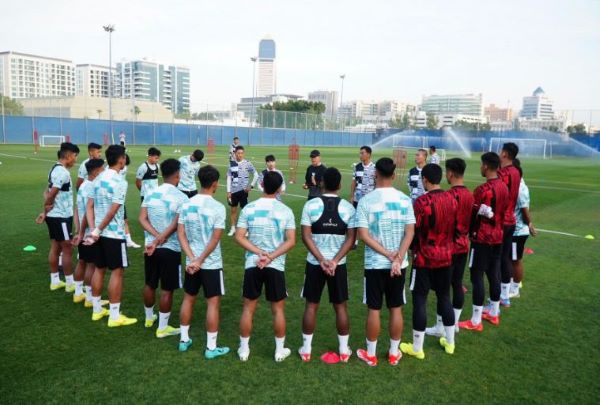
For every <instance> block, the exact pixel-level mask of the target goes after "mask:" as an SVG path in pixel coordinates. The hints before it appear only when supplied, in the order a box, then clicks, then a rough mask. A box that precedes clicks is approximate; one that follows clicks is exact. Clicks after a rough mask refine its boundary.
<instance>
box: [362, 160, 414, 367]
mask: <svg viewBox="0 0 600 405" xmlns="http://www.w3.org/2000/svg"><path fill="white" fill-rule="evenodd" d="M375 170H376V171H377V176H376V180H375V190H373V191H371V192H370V193H369V194H367V195H366V196H364V197H363V198H361V200H360V202H359V203H358V208H357V209H356V217H355V221H356V227H357V228H358V236H359V237H360V239H362V240H363V241H364V243H365V245H366V246H365V272H364V283H365V284H364V297H363V303H365V304H367V308H368V315H367V322H366V335H367V350H363V349H359V350H358V351H357V353H356V354H357V355H358V358H359V359H361V360H363V361H365V362H366V363H367V364H368V365H369V366H376V365H377V337H378V336H379V332H380V329H381V320H380V312H381V307H382V306H383V297H384V296H385V300H386V304H387V307H388V309H389V312H390V316H389V331H390V349H389V351H388V362H389V363H390V364H391V365H394V366H395V365H397V364H398V362H399V361H400V358H401V357H402V354H401V353H400V351H399V349H398V346H399V344H400V338H401V336H402V329H403V319H402V305H404V304H405V297H404V278H405V276H406V268H407V267H408V256H407V254H406V253H407V251H408V248H409V247H410V243H411V242H412V239H413V236H414V230H415V216H414V212H413V206H412V201H411V200H410V198H409V197H408V196H406V195H405V194H404V193H402V192H401V191H398V190H396V189H395V188H394V187H393V182H394V177H395V171H396V165H395V164H394V161H393V160H392V159H390V158H387V157H385V158H381V159H379V160H378V161H377V163H376V164H375Z"/></svg>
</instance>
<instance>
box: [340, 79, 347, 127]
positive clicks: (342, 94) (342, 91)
mask: <svg viewBox="0 0 600 405" xmlns="http://www.w3.org/2000/svg"><path fill="white" fill-rule="evenodd" d="M345 78H346V74H345V73H344V74H343V75H340V79H342V89H341V91H340V110H342V104H343V102H344V79H345ZM340 119H343V117H342V116H341V114H340ZM343 130H344V124H343V123H342V131H343Z"/></svg>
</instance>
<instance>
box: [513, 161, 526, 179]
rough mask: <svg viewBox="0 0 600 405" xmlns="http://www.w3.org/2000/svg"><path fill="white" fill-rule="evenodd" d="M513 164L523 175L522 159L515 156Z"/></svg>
mask: <svg viewBox="0 0 600 405" xmlns="http://www.w3.org/2000/svg"><path fill="white" fill-rule="evenodd" d="M512 164H513V166H514V167H515V168H516V169H517V170H518V171H519V175H520V176H521V177H523V168H522V167H521V161H520V160H519V159H517V158H514V159H513V161H512Z"/></svg>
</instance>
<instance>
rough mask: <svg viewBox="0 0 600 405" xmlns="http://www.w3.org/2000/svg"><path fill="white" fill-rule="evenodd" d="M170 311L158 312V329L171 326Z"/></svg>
mask: <svg viewBox="0 0 600 405" xmlns="http://www.w3.org/2000/svg"><path fill="white" fill-rule="evenodd" d="M170 316H171V313H170V312H159V313H158V330H163V329H165V328H166V327H167V326H169V317H170Z"/></svg>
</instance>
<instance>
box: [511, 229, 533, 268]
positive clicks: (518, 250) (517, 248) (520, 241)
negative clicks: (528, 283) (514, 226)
mask: <svg viewBox="0 0 600 405" xmlns="http://www.w3.org/2000/svg"><path fill="white" fill-rule="evenodd" d="M528 237H529V235H521V236H513V238H512V253H511V257H512V261H513V262H516V261H517V260H521V259H522V258H523V252H524V251H525V242H526V241H527V238H528Z"/></svg>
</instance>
